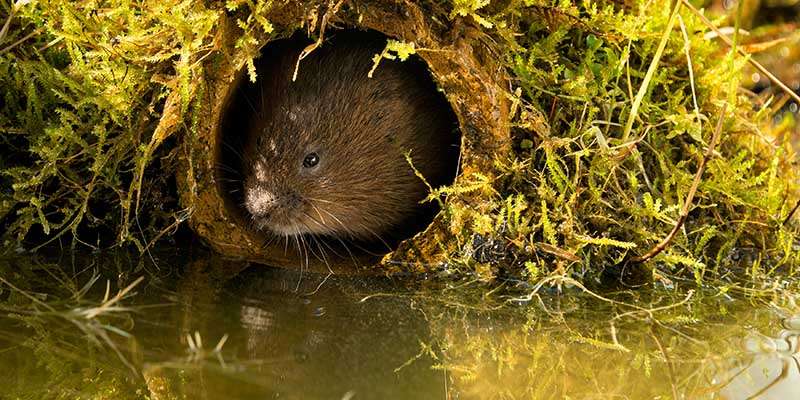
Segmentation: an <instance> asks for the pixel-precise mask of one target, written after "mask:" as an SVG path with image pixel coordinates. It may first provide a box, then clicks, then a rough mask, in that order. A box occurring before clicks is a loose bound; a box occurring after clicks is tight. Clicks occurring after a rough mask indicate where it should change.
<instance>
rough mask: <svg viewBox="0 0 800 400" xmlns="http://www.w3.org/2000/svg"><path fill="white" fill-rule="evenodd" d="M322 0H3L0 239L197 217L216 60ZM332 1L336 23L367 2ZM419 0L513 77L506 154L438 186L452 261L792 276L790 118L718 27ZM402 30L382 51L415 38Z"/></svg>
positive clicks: (129, 233) (661, 16)
mask: <svg viewBox="0 0 800 400" xmlns="http://www.w3.org/2000/svg"><path fill="white" fill-rule="evenodd" d="M378 3H380V4H383V3H382V2H377V3H376V4H378ZM326 4H327V3H323V2H318V1H307V2H302V3H298V4H297V5H296V7H295V8H291V9H290V8H282V7H283V6H282V5H281V4H279V3H278V2H272V1H263V0H252V1H250V0H247V1H245V0H238V1H237V0H231V1H227V2H224V3H223V2H215V1H199V0H172V1H167V2H158V3H154V2H148V3H141V4H132V3H129V2H117V1H112V2H103V3H102V4H101V3H100V2H97V1H93V0H80V1H56V0H50V1H45V0H42V1H34V2H30V3H27V2H20V1H17V2H15V3H11V2H10V1H9V0H4V1H2V2H0V7H1V8H0V9H1V10H2V14H0V15H2V16H3V18H2V20H3V21H5V20H6V18H5V17H8V20H9V21H10V22H9V24H10V25H9V27H10V28H9V29H8V31H7V33H6V34H5V36H3V37H0V48H2V49H3V50H0V87H2V96H3V102H2V108H0V141H2V146H3V148H4V150H3V151H2V153H1V154H2V158H0V165H1V166H2V175H1V176H2V177H1V178H0V189H2V190H0V224H2V226H3V227H4V229H3V230H4V233H3V245H4V248H6V249H14V248H18V247H20V246H21V245H22V244H25V245H26V246H27V247H34V248H35V247H36V246H37V245H40V244H42V243H46V242H48V241H51V240H53V239H56V238H59V239H62V238H63V239H73V240H72V243H73V245H75V244H78V243H82V244H83V245H88V246H92V247H107V246H122V245H130V244H133V245H135V246H137V247H138V248H139V249H140V250H142V251H143V250H144V249H145V248H147V247H148V246H149V245H151V242H153V241H154V240H157V239H159V238H164V237H166V236H169V233H170V232H172V231H173V230H174V228H175V226H177V225H180V224H182V223H183V221H185V220H186V215H187V214H190V213H191V210H189V209H185V210H184V209H181V206H180V205H178V204H177V203H176V202H175V188H174V185H173V184H172V183H171V182H172V181H171V178H170V177H169V176H170V175H171V174H172V173H173V172H177V173H178V174H180V173H182V171H177V167H176V159H177V158H178V157H179V156H181V155H183V154H188V153H190V152H191V151H193V149H192V143H193V140H194V139H193V138H194V136H193V135H194V132H195V129H196V126H197V124H198V120H199V119H201V118H203V117H202V115H199V114H198V112H197V110H198V109H200V106H199V104H201V103H202V102H204V101H206V100H205V96H206V95H207V94H208V90H209V89H210V88H209V87H207V86H205V84H204V81H205V78H206V74H208V73H213V70H214V68H215V65H216V64H217V63H219V60H220V59H221V58H232V59H236V60H240V61H241V62H242V65H245V66H247V68H248V71H249V73H250V76H251V79H252V78H253V77H254V73H255V72H254V70H253V67H252V58H253V57H255V56H256V55H257V54H258V48H259V46H260V45H261V44H263V43H264V42H265V41H266V40H268V39H269V38H271V37H277V36H281V35H285V34H287V33H288V32H291V31H293V30H295V29H297V28H299V27H305V28H310V29H311V30H312V31H313V32H315V33H316V34H319V33H320V31H319V24H320V23H321V22H325V23H328V24H333V23H334V22H335V20H330V21H329V20H328V18H327V17H326V15H327V14H325V10H327V8H326V7H325V5H326ZM387 4H388V3H387ZM330 5H331V6H333V7H338V10H339V14H340V17H341V18H342V21H358V20H359V15H360V13H364V12H366V11H365V10H367V9H369V8H370V7H372V6H374V5H371V4H370V3H369V2H362V1H356V0H351V1H343V2H341V3H336V4H334V3H331V4H330ZM415 6H416V7H419V9H421V10H425V12H426V13H427V14H426V15H427V16H426V18H429V19H430V20H432V21H435V22H436V23H437V24H438V25H437V26H440V27H441V29H452V30H453V32H454V33H453V34H454V35H458V29H460V28H459V27H464V26H469V27H470V29H471V31H470V32H473V34H471V35H467V36H465V37H463V38H462V39H463V40H467V41H485V42H489V43H492V45H491V48H492V49H493V50H494V51H495V52H496V54H495V56H496V57H499V59H500V61H501V62H502V63H503V64H504V65H505V70H504V71H503V72H504V73H505V74H507V75H508V77H509V82H508V87H507V88H505V89H506V93H504V95H505V96H506V97H507V98H509V99H510V101H511V104H512V107H511V111H512V112H511V113H510V116H509V121H507V122H508V123H509V124H510V125H511V135H512V138H513V146H512V149H511V150H510V151H505V150H500V152H498V153H492V154H488V156H490V158H491V159H492V160H493V163H492V164H491V165H481V169H466V170H465V172H464V174H463V175H462V176H461V177H460V178H459V180H458V182H457V183H456V184H455V185H454V186H453V187H450V188H443V189H440V190H437V191H435V192H434V194H433V195H432V199H433V198H436V197H438V196H441V195H447V200H446V202H445V207H444V212H443V214H442V218H441V219H440V220H438V222H437V223H438V224H441V227H442V229H441V231H440V232H441V234H438V235H435V238H436V240H437V241H438V243H435V244H434V245H433V246H432V247H431V248H435V249H436V252H438V255H437V256H436V257H434V258H435V259H436V260H437V261H438V262H442V261H444V262H446V264H447V265H448V266H449V267H450V268H449V269H448V271H453V270H454V269H453V268H455V271H458V272H459V273H462V274H463V273H466V274H478V275H479V276H481V277H483V278H485V279H496V278H498V277H508V276H513V277H515V278H522V280H528V281H530V282H532V283H535V282H537V281H539V280H540V279H545V278H547V277H552V276H553V275H557V276H578V277H582V278H583V279H590V278H591V279H596V278H598V277H599V276H600V274H601V273H602V272H603V271H605V272H607V273H609V272H610V274H611V275H612V276H615V274H620V273H621V272H620V271H621V270H622V269H624V268H632V269H637V270H641V271H643V272H644V275H645V276H646V278H647V279H646V280H652V279H654V278H655V279H657V280H661V281H662V282H666V281H668V280H669V279H672V280H675V279H684V278H685V279H689V280H691V281H694V282H697V283H699V284H702V283H703V282H705V281H708V280H712V281H716V279H717V278H721V277H725V276H726V275H727V274H729V272H731V271H733V272H736V273H737V274H738V275H739V276H746V277H749V278H752V279H754V280H762V279H772V278H774V277H775V276H776V275H778V276H785V275H793V274H794V273H795V266H796V265H797V263H798V254H799V253H798V252H797V251H796V246H797V235H798V226H797V223H796V218H791V213H792V210H793V208H794V206H795V204H796V199H797V184H798V180H797V172H796V169H795V168H794V167H793V165H792V161H791V160H793V158H794V150H793V149H792V147H791V143H790V141H789V139H788V138H789V137H790V135H788V134H779V132H787V131H791V130H792V129H794V128H792V127H787V124H788V125H791V124H793V123H794V122H793V121H792V120H791V119H790V118H786V119H784V123H783V124H779V125H778V126H777V127H775V126H774V125H773V124H772V117H773V115H774V110H772V109H771V108H770V107H769V103H767V104H766V105H764V106H756V107H754V106H753V104H754V102H753V100H752V99H751V98H750V97H748V95H747V94H746V92H744V91H740V90H738V89H736V88H738V87H739V80H740V78H741V76H742V71H743V70H745V69H746V68H747V60H746V59H744V58H743V57H731V56H729V54H731V52H730V51H729V50H728V49H726V48H725V47H724V46H721V45H720V43H719V42H717V41H715V40H706V39H705V38H704V34H706V33H707V32H708V31H709V28H708V27H707V26H706V25H705V24H704V23H703V21H702V20H701V19H699V18H698V17H697V16H696V15H694V14H692V13H691V12H690V11H689V9H688V8H687V7H685V6H681V7H678V15H679V16H680V18H670V17H671V10H670V9H669V8H668V7H666V6H664V5H663V4H662V3H658V2H640V3H638V4H628V5H626V6H623V7H620V6H618V5H617V4H615V3H614V2H602V1H589V0H587V1H582V2H575V3H572V2H567V1H560V2H547V3H545V2H539V1H529V0H526V1H516V0H512V1H498V2H489V1H483V0H479V1H462V0H459V1H453V2H440V1H419V2H417V3H416V4H415ZM397 7H401V6H397ZM401 8H402V7H401ZM226 17H229V18H232V19H233V20H234V21H236V25H237V26H238V29H237V30H235V31H234V32H235V33H233V34H235V35H237V37H236V38H234V39H235V40H234V41H235V49H234V51H233V53H227V52H226V51H224V48H223V47H222V46H221V43H222V41H223V40H224V39H230V38H222V37H220V35H222V32H227V33H226V34H230V32H231V31H230V30H224V29H222V28H221V23H220V21H221V20H222V19H223V18H226ZM475 32H478V33H475ZM684 32H685V34H684ZM662 41H663V50H662V49H660V48H659V44H660V43H661V42H662ZM393 43H394V46H395V47H393V48H387V51H386V52H385V54H384V56H386V55H390V56H391V53H390V51H393V52H395V53H398V55H400V56H402V54H401V50H402V52H403V53H404V52H408V51H409V50H408V49H414V48H415V47H411V46H412V45H414V44H413V43H405V42H402V41H399V42H393ZM417 45H418V44H417ZM415 51H417V52H420V51H424V49H421V48H420V46H416V50H415ZM689 61H691V65H692V68H691V69H690V68H689V65H690V63H689ZM651 66H652V68H651ZM648 72H649V73H648ZM731 88H734V90H731ZM465 90H466V89H465ZM637 97H638V98H639V99H640V104H639V106H638V108H637V109H636V110H633V108H634V107H632V105H633V103H634V102H635V99H636V98H637ZM726 104H727V105H726ZM723 106H726V107H727V109H728V110H731V111H730V112H729V113H727V114H726V115H725V116H724V125H723V127H724V129H723V134H722V137H721V142H720V144H719V146H718V147H717V152H716V153H715V154H714V156H713V157H711V159H710V160H708V163H707V165H706V168H705V171H704V173H703V174H702V179H701V181H700V183H699V185H698V186H697V192H696V195H695V197H694V201H693V202H692V204H691V207H690V209H689V214H688V216H687V218H686V221H685V224H684V225H683V226H682V227H681V229H680V230H679V231H678V233H677V235H675V237H674V238H673V239H672V240H671V242H670V243H669V245H668V246H667V247H666V249H665V250H664V251H663V252H661V253H660V254H659V255H658V256H656V257H655V258H654V259H653V260H652V261H649V262H647V263H646V264H645V267H644V269H642V267H641V266H632V265H630V263H629V261H630V260H631V259H632V258H633V257H634V256H637V255H642V254H644V253H646V252H647V250H649V249H651V248H653V247H654V246H655V245H656V244H657V243H659V242H660V241H661V240H662V239H663V238H665V237H667V235H668V234H669V233H670V231H671V230H672V229H673V227H674V226H675V224H676V221H678V220H679V219H681V215H680V212H681V208H682V206H683V202H684V200H685V199H686V197H687V193H688V192H690V191H691V188H692V185H693V179H694V176H695V174H696V172H697V168H698V164H699V162H700V160H701V159H702V158H703V153H704V152H705V150H706V148H707V146H708V144H709V143H710V141H711V136H712V134H713V132H714V126H715V123H716V121H717V120H718V119H719V118H720V114H721V112H722V111H721V110H722V109H723ZM629 121H630V123H629ZM627 125H629V128H628V127H627ZM776 131H777V132H778V133H774V132H776ZM477 134H480V132H478V133H477ZM470 151H473V152H491V151H492V150H491V149H472V150H470ZM192 173H193V170H192V169H191V168H190V169H189V172H188V174H192ZM193 181H194V180H193V178H191V177H190V178H189V179H188V182H193ZM98 232H99V233H98ZM109 232H111V233H113V234H109ZM423 253H427V254H422V257H421V258H425V256H430V254H429V253H431V250H426V251H423ZM408 256H409V253H406V252H401V253H398V254H397V255H396V257H400V258H402V257H408ZM408 259H411V260H414V259H415V258H413V257H411V258H408Z"/></svg>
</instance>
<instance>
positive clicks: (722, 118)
mask: <svg viewBox="0 0 800 400" xmlns="http://www.w3.org/2000/svg"><path fill="white" fill-rule="evenodd" d="M727 111H728V103H725V105H724V106H722V112H721V113H720V115H719V121H717V127H716V129H715V130H714V136H713V137H712V138H711V143H710V144H709V145H708V149H706V154H705V155H703V158H702V159H701V160H700V166H699V167H698V168H697V173H695V175H694V181H693V182H692V187H691V188H690V189H689V193H687V194H686V200H685V201H684V202H683V208H681V215H680V218H678V221H676V222H675V226H674V227H673V228H672V232H670V233H669V235H667V237H665V238H664V240H662V241H661V243H659V244H657V245H656V246H655V247H653V248H652V249H651V250H650V251H648V252H647V254H645V255H643V256H641V257H634V258H632V259H631V262H633V263H643V262H645V261H647V260H649V259H651V258H653V257H655V256H657V255H658V254H659V253H661V252H662V251H664V249H666V248H667V246H669V243H670V242H671V241H672V238H674V237H675V235H676V234H677V233H678V231H679V230H680V229H681V226H683V223H684V222H685V221H686V217H687V216H689V207H691V205H692V200H693V199H694V194H695V192H697V186H698V185H700V178H701V177H702V176H703V170H705V167H706V162H708V160H709V159H710V158H711V156H712V155H713V154H714V148H715V147H716V146H717V142H719V137H720V136H721V134H722V125H723V122H725V113H726V112H727Z"/></svg>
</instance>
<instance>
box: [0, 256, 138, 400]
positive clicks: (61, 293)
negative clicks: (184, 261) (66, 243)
mask: <svg viewBox="0 0 800 400" xmlns="http://www.w3.org/2000/svg"><path fill="white" fill-rule="evenodd" d="M127 262H130V260H127V259H125V258H124V257H122V258H117V259H115V260H108V259H106V260H105V262H103V264H104V265H106V266H107V267H109V268H113V267H114V266H115V265H116V266H117V267H120V266H121V265H122V264H127ZM125 267H126V268H131V266H130V265H126V266H125ZM45 271H47V272H45ZM66 271H67V269H66V268H64V267H60V266H59V265H58V264H55V263H45V262H38V261H31V260H30V259H29V258H27V257H26V258H8V257H2V258H0V278H2V280H3V282H2V284H3V289H2V290H1V291H0V310H2V313H3V315H0V354H2V357H0V360H1V361H0V370H2V371H4V373H3V374H0V387H2V390H1V391H0V392H1V393H0V397H1V398H14V399H31V400H33V399H96V398H114V399H138V398H142V396H143V394H144V392H143V390H144V386H143V385H142V384H141V382H138V380H137V375H136V372H135V370H134V369H133V365H132V364H131V362H133V358H134V357H135V354H136V349H135V347H133V346H132V345H133V344H134V342H133V341H132V340H130V338H126V336H125V331H126V330H128V329H130V327H131V324H132V322H133V320H132V318H131V317H132V315H131V314H130V312H131V310H130V309H125V308H119V309H116V308H115V309H108V310H106V311H103V312H99V313H98V315H96V316H93V317H91V318H88V317H87V314H86V313H87V312H90V313H94V312H95V311H97V310H98V309H97V307H102V305H103V304H104V302H103V301H102V300H103V290H104V288H105V285H104V284H105V282H106V281H105V280H99V282H101V283H97V282H96V284H95V285H87V286H83V284H85V283H87V282H86V279H87V278H89V277H94V276H96V275H92V270H89V271H88V272H87V273H86V274H85V275H87V276H85V277H81V278H80V279H78V278H75V279H74V280H73V278H70V276H69V274H68V273H67V272H66ZM94 273H96V270H95V271H94ZM53 278H56V279H53ZM122 282H124V281H122ZM11 285H13V287H14V289H12V290H9V289H8V288H9V287H11ZM110 288H112V287H110ZM112 290H113V288H112ZM115 293H116V291H112V292H110V293H109V296H110V297H113V296H114V294H115ZM126 300H127V299H125V300H124V301H123V302H127V301H126ZM117 306H122V304H117Z"/></svg>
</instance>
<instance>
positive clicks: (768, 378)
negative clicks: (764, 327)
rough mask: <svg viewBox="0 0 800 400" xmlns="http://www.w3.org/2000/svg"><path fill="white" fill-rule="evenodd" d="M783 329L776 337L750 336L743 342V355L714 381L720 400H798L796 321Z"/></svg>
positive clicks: (799, 329)
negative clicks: (756, 399) (717, 387)
mask: <svg viewBox="0 0 800 400" xmlns="http://www.w3.org/2000/svg"><path fill="white" fill-rule="evenodd" d="M783 325H784V327H785V329H783V330H781V331H780V332H779V333H778V335H777V336H776V337H767V336H763V335H761V334H753V335H752V336H750V337H748V338H747V339H745V340H744V342H743V345H742V347H743V349H744V350H745V352H746V353H745V354H742V355H741V356H740V357H737V358H735V359H733V360H732V361H731V364H732V365H731V366H730V367H729V368H730V369H728V370H727V371H723V372H721V373H719V374H718V375H717V376H716V377H715V381H714V383H715V384H717V385H719V386H721V389H720V390H719V395H720V398H721V399H728V400H740V399H742V400H744V399H755V398H758V399H765V400H766V399H776V400H780V399H796V398H800V317H792V318H787V319H785V320H784V323H783Z"/></svg>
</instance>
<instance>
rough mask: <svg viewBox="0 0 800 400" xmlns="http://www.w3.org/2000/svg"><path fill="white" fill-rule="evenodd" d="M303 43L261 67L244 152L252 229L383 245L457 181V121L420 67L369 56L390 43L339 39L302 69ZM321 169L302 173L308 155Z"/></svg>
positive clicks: (351, 36)
mask: <svg viewBox="0 0 800 400" xmlns="http://www.w3.org/2000/svg"><path fill="white" fill-rule="evenodd" d="M307 43H308V42H306V41H304V40H296V39H292V40H287V41H283V43H280V44H275V45H271V47H270V48H268V49H267V51H266V52H265V54H264V56H263V57H262V60H263V61H259V64H258V65H257V68H258V74H259V81H258V83H257V89H256V91H254V93H255V95H256V97H260V98H258V99H256V101H254V102H252V103H253V104H255V105H257V107H255V108H256V113H255V114H254V116H253V117H252V118H251V121H249V128H248V132H247V135H248V137H247V139H246V144H245V147H244V165H243V172H244V177H245V179H244V197H245V198H244V204H245V208H246V209H247V210H248V212H249V213H250V215H251V217H252V219H253V222H254V223H255V226H256V228H258V229H266V230H269V231H272V232H273V233H276V234H280V235H286V236H291V235H301V234H319V235H327V236H335V237H344V238H351V239H358V240H375V239H379V240H383V239H385V238H387V237H393V236H394V233H395V232H396V230H397V229H399V228H400V227H402V226H403V225H404V224H408V223H411V222H413V221H414V220H415V219H416V218H417V217H418V216H420V215H421V213H422V212H423V207H422V206H421V205H420V204H419V202H420V201H421V200H422V199H423V198H425V197H426V196H427V194H428V190H427V187H426V186H425V185H424V183H423V182H422V181H421V180H420V179H419V178H418V177H417V176H415V174H414V172H413V170H412V169H411V167H410V166H409V164H408V162H407V160H406V158H405V156H404V154H405V153H407V152H409V151H410V154H411V158H412V160H413V164H414V166H415V167H416V168H417V169H418V170H419V171H420V172H421V173H422V174H423V175H424V176H425V178H426V180H427V181H428V182H429V183H430V184H431V185H433V186H434V187H436V186H440V185H443V184H448V183H449V182H450V181H451V180H452V179H453V176H454V174H455V167H456V160H457V156H458V143H459V135H458V133H457V131H456V129H455V126H454V119H453V117H452V111H451V110H450V109H449V108H448V106H447V104H446V102H445V101H444V100H443V96H442V95H441V94H440V93H438V92H436V88H435V86H434V85H433V83H432V81H431V80H430V77H429V75H428V73H427V71H426V70H425V67H424V66H423V65H422V63H421V62H419V61H412V60H408V61H405V62H400V61H390V60H383V61H382V62H381V64H380V66H379V67H378V68H377V70H376V71H375V74H374V76H373V78H372V79H370V78H368V77H367V73H368V71H369V70H370V68H371V67H372V64H373V61H372V57H373V56H374V55H375V54H378V53H380V52H381V50H382V49H383V47H384V45H385V43H386V42H385V39H382V38H378V37H375V36H374V35H371V34H368V33H364V32H360V33H358V32H349V33H345V32H341V33H338V34H335V35H334V37H333V39H332V40H331V41H330V42H326V43H325V44H324V45H323V46H322V47H320V48H318V49H317V50H315V51H314V52H313V53H311V55H310V56H308V57H307V58H305V59H304V60H303V61H302V62H301V63H300V70H299V74H298V76H297V80H296V81H295V82H291V76H292V73H293V70H294V64H295V62H296V60H297V56H298V54H299V53H300V51H301V50H302V48H303V47H305V45H307ZM312 152H316V153H317V154H318V155H319V160H320V161H319V164H318V165H317V166H316V167H314V168H306V167H304V166H303V160H304V158H305V156H306V155H307V154H309V153H312Z"/></svg>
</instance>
